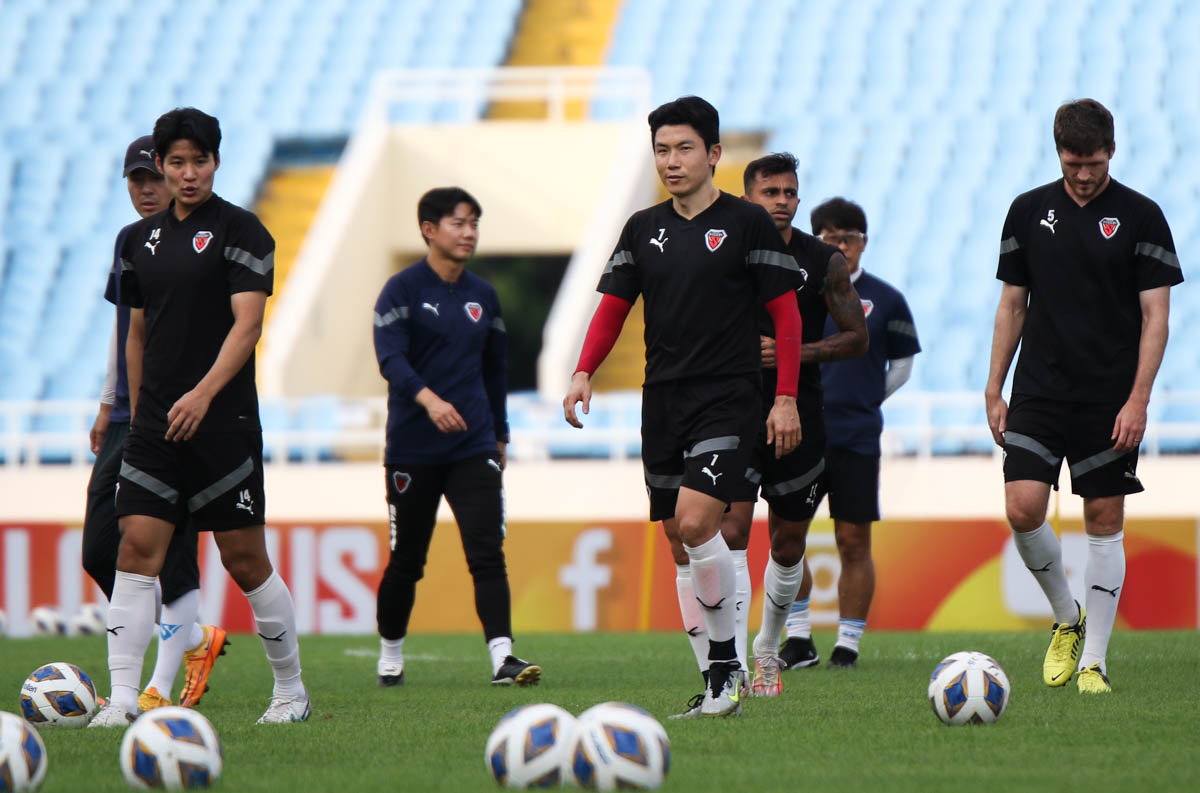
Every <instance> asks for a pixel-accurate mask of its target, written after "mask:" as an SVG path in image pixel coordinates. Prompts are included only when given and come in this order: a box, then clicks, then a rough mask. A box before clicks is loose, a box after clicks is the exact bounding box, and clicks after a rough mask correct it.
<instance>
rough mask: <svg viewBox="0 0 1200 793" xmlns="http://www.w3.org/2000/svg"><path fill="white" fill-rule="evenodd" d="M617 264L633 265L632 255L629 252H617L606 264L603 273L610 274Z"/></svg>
mask: <svg viewBox="0 0 1200 793" xmlns="http://www.w3.org/2000/svg"><path fill="white" fill-rule="evenodd" d="M618 264H633V254H632V253H630V252H629V251H617V252H616V253H614V254H613V255H612V258H611V259H609V260H608V264H606V265H604V272H606V273H611V272H612V271H613V268H614V267H616V266H617V265H618Z"/></svg>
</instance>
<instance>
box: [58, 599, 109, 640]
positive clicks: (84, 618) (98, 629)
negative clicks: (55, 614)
mask: <svg viewBox="0 0 1200 793" xmlns="http://www.w3.org/2000/svg"><path fill="white" fill-rule="evenodd" d="M106 616H107V610H106V609H105V608H104V606H101V605H99V604H97V603H87V604H85V605H84V606H83V607H82V608H80V609H79V613H77V614H76V615H75V616H73V617H71V618H70V619H69V620H67V635H68V636H100V635H102V634H103V633H104V631H105V624H104V620H105V617H106Z"/></svg>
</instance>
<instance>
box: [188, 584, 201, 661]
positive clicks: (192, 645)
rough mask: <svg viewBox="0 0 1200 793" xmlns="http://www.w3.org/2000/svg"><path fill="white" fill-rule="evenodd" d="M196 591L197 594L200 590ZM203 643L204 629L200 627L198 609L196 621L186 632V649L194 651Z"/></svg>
mask: <svg viewBox="0 0 1200 793" xmlns="http://www.w3.org/2000/svg"><path fill="white" fill-rule="evenodd" d="M196 591H197V592H199V591H200V590H196ZM197 605H199V604H197ZM203 641H204V628H203V627H202V626H201V625H200V616H199V609H197V615H196V621H195V622H193V623H192V629H191V630H190V631H188V640H187V649H189V650H195V649H196V648H197V647H199V646H200V644H201V643H202V642H203Z"/></svg>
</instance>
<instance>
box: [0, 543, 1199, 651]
mask: <svg viewBox="0 0 1200 793" xmlns="http://www.w3.org/2000/svg"><path fill="white" fill-rule="evenodd" d="M1197 534H1198V524H1197V521H1195V520H1135V521H1130V522H1129V523H1128V525H1127V526H1126V531H1125V553H1126V559H1127V563H1126V577H1125V584H1124V588H1123V590H1122V594H1121V602H1120V610H1119V613H1118V621H1119V624H1121V625H1122V626H1124V627H1130V628H1193V627H1197V625H1198V621H1197V602H1198V599H1200V592H1198V588H1197V556H1198V554H1197V547H1198V541H1197ZM267 538H268V545H269V550H270V553H271V557H272V559H273V560H274V561H275V565H276V568H277V569H278V570H279V571H280V574H281V575H282V576H283V578H284V579H285V580H286V581H287V582H288V585H289V587H290V588H291V591H292V598H293V600H294V602H295V605H296V619H297V628H298V629H299V630H300V631H301V632H302V633H325V634H368V633H373V632H374V631H375V593H376V588H377V587H378V584H379V579H380V576H381V575H382V573H383V568H384V566H385V565H386V564H387V559H388V554H389V551H388V547H387V542H388V532H387V524H386V523H384V522H382V521H381V522H379V523H344V524H343V523H285V524H273V525H271V526H268V529H267ZM80 542H81V531H80V529H78V528H77V527H74V526H66V525H64V524H61V523H41V524H32V523H22V524H3V523H0V608H2V609H3V610H4V612H5V616H6V617H7V622H8V633H9V634H10V635H14V636H20V635H28V634H29V633H31V632H32V630H33V625H32V623H31V622H30V620H29V617H28V615H29V612H30V611H31V610H32V609H34V608H35V607H38V606H50V607H53V608H56V609H58V610H59V611H60V612H61V613H62V614H63V615H64V616H66V617H70V616H71V615H72V614H74V613H75V612H76V611H78V609H79V608H80V606H81V605H82V604H84V603H89V602H97V601H101V600H102V599H103V596H102V595H100V593H99V591H98V589H96V587H95V585H94V584H93V583H92V582H91V580H90V579H89V578H88V577H87V575H86V574H85V573H84V572H83V569H82V566H81V564H80ZM1062 544H1063V558H1064V563H1065V565H1066V567H1067V575H1068V579H1069V581H1070V582H1071V586H1072V590H1073V591H1074V592H1075V593H1076V596H1077V597H1078V598H1079V599H1080V600H1081V601H1082V600H1083V589H1084V587H1083V573H1084V567H1085V564H1086V558H1087V538H1086V536H1085V535H1084V534H1083V531H1082V527H1081V526H1079V525H1078V524H1072V523H1070V522H1066V523H1065V524H1064V527H1063V532H1062ZM505 550H506V555H507V559H508V568H509V580H510V583H511V587H512V598H513V627H514V630H515V631H516V632H518V633H528V632H533V631H572V630H575V631H591V630H605V631H608V630H612V631H627V630H646V629H649V630H676V629H678V628H679V626H680V618H679V609H678V604H677V600H676V594H675V567H674V563H673V561H672V559H671V556H670V553H669V551H668V548H667V543H666V540H665V538H664V537H663V535H662V531H661V529H659V528H658V527H657V526H653V525H648V524H645V523H641V522H629V521H617V522H607V521H596V522H583V521H576V522H563V521H554V522H528V521H522V522H515V523H512V524H510V525H509V527H508V537H507V540H506V544H505ZM767 552H768V547H767V532H766V525H765V521H759V522H757V523H756V524H755V528H754V531H753V533H752V542H751V546H750V549H749V554H748V560H749V565H750V570H751V580H752V581H753V582H754V590H755V596H754V602H753V605H752V608H751V612H750V619H751V622H750V624H751V626H752V632H753V629H754V627H756V626H757V623H758V619H759V610H760V608H761V597H762V596H761V592H760V591H759V585H760V583H761V577H762V570H763V567H764V565H765V563H766V559H767ZM873 552H874V559H875V566H876V577H877V585H876V593H875V599H874V603H873V605H872V608H871V614H870V617H869V622H870V625H871V627H872V629H877V630H995V629H1022V628H1037V629H1043V628H1045V627H1046V624H1047V621H1048V620H1050V619H1051V617H1050V613H1049V607H1048V606H1047V604H1046V602H1045V598H1044V597H1043V596H1042V594H1041V591H1040V589H1038V587H1037V585H1036V583H1035V582H1034V580H1033V577H1032V576H1031V575H1030V574H1029V572H1028V571H1027V570H1026V569H1025V567H1024V565H1023V564H1022V563H1021V560H1020V558H1019V557H1018V556H1017V555H1016V551H1015V548H1014V547H1013V543H1012V538H1011V532H1010V531H1009V529H1008V527H1007V526H1006V524H1005V523H1004V522H1003V521H989V520H976V521H965V520H964V521H955V520H931V521H883V522H880V523H877V524H876V525H875V529H874V532H873ZM807 556H808V560H809V564H810V566H811V567H812V569H813V575H814V587H813V594H812V597H811V604H812V608H813V617H814V622H815V623H816V624H818V625H821V624H825V625H832V624H834V623H836V620H837V600H836V598H837V575H838V571H839V563H838V557H837V551H836V546H835V544H834V542H833V533H832V526H831V524H830V523H829V521H828V520H825V521H815V522H814V524H813V528H812V531H811V533H810V537H809V548H808V555H807ZM200 567H201V581H202V585H201V616H202V618H203V619H204V620H206V621H209V622H215V623H218V624H221V625H223V626H225V627H226V628H227V629H229V630H233V631H251V630H253V622H252V619H251V614H250V608H249V605H248V604H247V602H246V599H245V597H244V596H243V595H242V593H241V592H240V591H238V588H237V586H236V585H235V584H234V583H233V582H232V580H231V579H230V578H229V576H228V575H227V574H226V573H225V570H224V569H223V567H222V566H221V561H220V556H219V554H218V553H217V552H216V548H215V546H214V545H213V542H212V538H211V536H210V535H207V534H205V535H201V541H200ZM478 627H479V626H478V621H477V619H476V616H475V610H474V599H473V593H472V587H471V579H470V575H469V573H468V572H467V567H466V563H465V561H464V560H463V554H462V546H461V542H460V539H459V536H458V531H457V528H456V527H455V526H454V525H453V524H441V525H439V526H438V528H437V531H436V532H435V533H434V540H433V545H432V547H431V549H430V554H429V561H428V564H427V565H426V571H425V578H424V580H423V581H422V582H421V584H420V585H419V586H418V589H417V604H416V609H415V611H414V613H413V620H412V624H411V630H412V631H413V632H414V633H421V632H463V631H474V630H477V629H478Z"/></svg>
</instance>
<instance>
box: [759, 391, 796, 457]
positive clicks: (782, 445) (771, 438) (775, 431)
mask: <svg viewBox="0 0 1200 793" xmlns="http://www.w3.org/2000/svg"><path fill="white" fill-rule="evenodd" d="M800 438H801V432H800V414H799V413H797V412H796V398H795V397H790V396H777V397H775V404H774V405H772V406H771V412H770V413H769V414H768V415H767V444H768V445H770V444H772V443H773V444H775V459H777V460H778V459H779V458H780V457H782V456H783V455H785V454H788V453H790V452H791V451H792V450H793V449H795V448H796V447H797V446H799V445H800Z"/></svg>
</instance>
